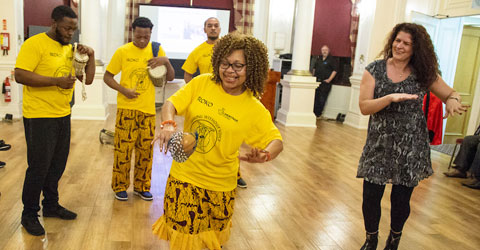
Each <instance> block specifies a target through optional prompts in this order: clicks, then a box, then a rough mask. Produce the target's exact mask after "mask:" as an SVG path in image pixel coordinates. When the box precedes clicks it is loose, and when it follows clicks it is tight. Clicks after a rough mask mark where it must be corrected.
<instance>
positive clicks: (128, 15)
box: [125, 0, 152, 43]
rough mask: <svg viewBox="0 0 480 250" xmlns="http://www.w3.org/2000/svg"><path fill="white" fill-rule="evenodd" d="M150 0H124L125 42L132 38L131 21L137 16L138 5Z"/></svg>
mask: <svg viewBox="0 0 480 250" xmlns="http://www.w3.org/2000/svg"><path fill="white" fill-rule="evenodd" d="M151 1H152V0H126V4H127V6H126V8H125V43H129V42H131V41H132V38H133V30H132V22H133V20H135V18H137V17H138V5H139V4H141V3H150V2H151Z"/></svg>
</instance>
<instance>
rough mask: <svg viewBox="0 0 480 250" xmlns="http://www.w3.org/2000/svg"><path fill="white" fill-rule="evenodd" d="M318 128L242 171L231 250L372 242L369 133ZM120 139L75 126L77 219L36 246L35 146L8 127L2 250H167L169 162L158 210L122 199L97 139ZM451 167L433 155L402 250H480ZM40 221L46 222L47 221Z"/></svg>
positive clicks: (321, 124) (475, 224) (468, 195)
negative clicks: (365, 202)
mask: <svg viewBox="0 0 480 250" xmlns="http://www.w3.org/2000/svg"><path fill="white" fill-rule="evenodd" d="M317 125H318V126H317V128H316V129H315V128H290V127H289V128H285V127H281V126H280V130H281V132H282V135H283V136H284V145H285V150H284V152H283V153H282V154H281V155H280V156H279V157H278V158H277V159H275V160H274V161H272V162H269V163H266V164H245V163H242V165H241V167H242V174H243V177H244V179H245V180H246V181H247V183H248V188H246V189H240V190H238V192H237V194H238V197H237V200H236V204H235V213H234V225H233V229H232V235H231V238H230V241H229V242H228V243H227V244H226V246H225V247H224V249H227V250H245V249H268V250H270V249H332V250H333V249H343V250H351V249H359V248H360V246H361V245H362V243H363V241H364V230H363V220H362V214H361V197H362V195H361V194H362V180H360V179H356V178H355V174H356V167H357V164H358V160H359V157H360V154H361V151H362V147H363V144H364V141H365V136H366V131H363V130H356V129H354V128H351V127H349V126H346V125H342V124H337V123H335V122H328V121H318V124H317ZM102 128H108V129H113V120H112V118H111V117H110V118H109V119H108V120H107V121H106V122H103V121H76V120H74V121H72V139H71V149H70V156H69V160H68V165H67V170H66V171H65V174H64V176H63V177H62V180H61V182H60V202H61V204H62V205H64V206H65V207H67V208H69V209H72V210H74V211H75V212H77V213H78V218H77V219H76V220H74V221H62V220H59V219H54V218H43V217H40V221H41V222H42V224H43V225H44V226H45V229H46V231H47V234H46V236H44V237H34V236H31V235H29V234H28V233H26V232H25V230H24V229H23V228H22V226H21V225H20V214H21V211H22V201H21V193H22V185H23V178H24V175H25V169H26V166H27V163H26V146H25V138H24V132H23V123H22V122H21V121H14V122H13V123H11V124H10V123H0V131H1V133H0V139H4V140H5V141H6V142H7V143H11V144H12V149H11V150H9V151H5V152H0V160H3V161H6V162H7V165H6V167H5V168H3V169H0V192H1V197H0V249H5V250H11V249H52V250H64V249H72V250H76V249H79V250H80V249H81V250H83V249H108V250H109V249H111V250H119V249H135V250H142V249H168V243H166V242H164V241H161V240H159V239H157V238H155V237H154V236H153V235H152V233H151V226H152V224H153V223H154V222H155V220H156V219H157V218H158V217H160V215H161V214H162V211H163V193H164V188H165V182H166V177H167V175H168V172H169V162H170V161H171V159H170V158H168V157H165V156H163V155H161V154H160V153H159V152H158V149H156V151H155V152H156V153H155V159H154V166H153V180H152V193H153V195H154V200H153V201H152V202H147V201H143V200H141V199H140V198H138V197H136V196H134V195H133V192H132V189H131V188H130V190H129V191H128V194H129V200H128V201H126V202H120V201H117V200H115V199H114V194H113V192H112V190H111V187H110V182H111V171H112V164H113V147H112V146H109V145H101V144H100V143H99V140H98V133H99V131H100V130H101V129H102ZM448 160H449V157H448V156H446V155H444V154H441V153H436V152H432V161H433V168H434V170H435V174H434V175H433V176H432V177H431V178H429V179H428V180H426V181H423V182H422V183H421V184H420V186H419V187H418V188H416V189H415V191H414V194H413V198H412V202H411V205H412V212H411V215H410V218H409V220H408V222H407V224H406V226H405V229H404V235H403V237H402V240H401V242H400V249H415V250H421V249H425V250H427V249H428V250H430V249H456V250H460V249H462V250H469V249H471V250H474V249H479V247H480V233H479V232H480V223H479V222H480V206H479V205H480V191H477V190H471V189H468V188H465V187H462V186H461V185H460V182H461V181H462V180H458V179H447V178H445V177H444V176H443V175H442V174H441V173H442V172H443V171H445V170H446V169H447V164H448ZM389 192H390V187H387V189H386V193H385V196H384V200H383V203H382V207H383V210H382V212H383V217H382V221H381V225H380V240H379V242H380V243H379V247H378V249H383V246H384V242H385V240H386V238H387V234H388V230H389V222H390V218H389V217H390V214H389V208H390V205H389ZM40 214H41V213H40Z"/></svg>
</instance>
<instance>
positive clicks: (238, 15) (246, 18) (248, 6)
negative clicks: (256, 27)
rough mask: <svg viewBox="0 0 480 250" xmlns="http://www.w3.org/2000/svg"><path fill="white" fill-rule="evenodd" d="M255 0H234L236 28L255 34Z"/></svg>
mask: <svg viewBox="0 0 480 250" xmlns="http://www.w3.org/2000/svg"><path fill="white" fill-rule="evenodd" d="M254 3H255V0H233V10H234V19H235V29H236V30H237V31H238V32H240V33H242V34H247V35H253V6H254Z"/></svg>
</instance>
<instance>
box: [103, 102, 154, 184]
mask: <svg viewBox="0 0 480 250" xmlns="http://www.w3.org/2000/svg"><path fill="white" fill-rule="evenodd" d="M154 135H155V115H152V114H147V113H143V112H141V111H138V110H130V109H117V118H116V123H115V137H114V147H115V151H114V153H113V157H114V160H113V174H112V189H113V191H114V192H115V193H116V192H121V191H126V190H127V189H128V187H129V186H130V166H131V158H132V152H133V149H135V168H134V171H133V175H134V178H135V179H134V183H133V188H134V190H135V191H138V192H145V191H150V182H151V179H152V157H153V145H151V142H152V140H153V138H154Z"/></svg>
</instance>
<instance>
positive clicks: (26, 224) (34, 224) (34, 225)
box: [21, 214, 45, 236]
mask: <svg viewBox="0 0 480 250" xmlns="http://www.w3.org/2000/svg"><path fill="white" fill-rule="evenodd" d="M21 223H22V226H23V228H25V230H26V231H27V232H28V233H29V234H31V235H35V236H40V235H44V234H45V229H43V226H42V224H40V221H38V214H32V215H22V222H21Z"/></svg>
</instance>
